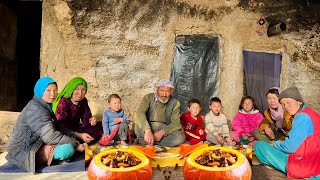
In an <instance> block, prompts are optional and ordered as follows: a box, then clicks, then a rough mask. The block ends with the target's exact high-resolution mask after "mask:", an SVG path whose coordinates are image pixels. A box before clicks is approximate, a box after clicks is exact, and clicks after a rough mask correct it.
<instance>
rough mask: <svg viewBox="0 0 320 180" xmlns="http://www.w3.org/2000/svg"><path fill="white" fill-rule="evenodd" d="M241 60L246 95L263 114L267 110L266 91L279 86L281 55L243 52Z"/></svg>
mask: <svg viewBox="0 0 320 180" xmlns="http://www.w3.org/2000/svg"><path fill="white" fill-rule="evenodd" d="M243 59H244V73H245V78H246V79H245V81H246V93H247V95H248V96H251V97H253V99H254V100H255V103H256V105H257V108H258V110H259V111H260V112H261V113H263V111H264V110H265V109H267V108H268V102H267V98H266V93H267V91H268V90H269V89H270V88H272V87H279V86H280V73H281V54H273V53H264V52H250V51H243ZM239 102H240V100H239Z"/></svg>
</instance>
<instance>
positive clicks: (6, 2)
mask: <svg viewBox="0 0 320 180" xmlns="http://www.w3.org/2000/svg"><path fill="white" fill-rule="evenodd" d="M0 5H1V6H5V7H7V8H8V9H10V12H12V13H13V14H14V15H15V19H16V21H12V20H10V18H8V16H5V17H3V19H4V20H3V21H2V22H1V23H2V24H5V25H6V26H10V27H15V29H16V36H15V39H14V40H13V41H15V47H14V48H15V49H14V52H15V53H14V55H13V56H11V57H10V58H9V59H8V58H6V59H5V58H2V59H0V61H2V64H1V65H4V66H5V68H2V69H5V71H3V73H2V74H3V75H4V76H3V77H1V79H0V80H1V83H0V84H1V85H3V86H4V87H1V88H4V90H2V91H0V99H1V100H2V99H3V100H4V102H6V103H2V104H0V110H5V111H21V110H22V109H23V107H24V106H25V105H26V104H27V103H28V101H29V100H30V99H31V98H32V97H33V94H34V93H33V87H34V85H35V83H36V81H37V80H38V79H39V77H40V69H39V62H40V38H41V20H42V1H25V0H24V1H17V0H16V1H15V0H2V1H1V0H0ZM0 10H1V9H0ZM0 13H1V12H0ZM3 27H4V26H0V28H3ZM7 34H12V33H7ZM4 38H6V39H7V37H4ZM0 43H1V41H0ZM7 46H8V45H7V43H5V44H1V45H0V54H2V56H1V55H0V58H1V57H7V55H6V54H7V53H6V52H5V51H3V49H6V47H7ZM9 60H10V63H8V62H9Z"/></svg>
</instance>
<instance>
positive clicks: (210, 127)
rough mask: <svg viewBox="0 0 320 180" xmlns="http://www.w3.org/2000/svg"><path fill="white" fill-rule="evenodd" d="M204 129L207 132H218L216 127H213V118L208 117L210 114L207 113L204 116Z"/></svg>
mask: <svg viewBox="0 0 320 180" xmlns="http://www.w3.org/2000/svg"><path fill="white" fill-rule="evenodd" d="M204 122H205V129H206V131H207V132H209V133H213V134H214V135H216V134H218V132H217V131H216V129H215V128H214V124H213V120H212V119H211V118H210V114H207V115H206V116H205V117H204Z"/></svg>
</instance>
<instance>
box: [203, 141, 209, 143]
mask: <svg viewBox="0 0 320 180" xmlns="http://www.w3.org/2000/svg"><path fill="white" fill-rule="evenodd" d="M203 144H211V142H210V141H204V142H203Z"/></svg>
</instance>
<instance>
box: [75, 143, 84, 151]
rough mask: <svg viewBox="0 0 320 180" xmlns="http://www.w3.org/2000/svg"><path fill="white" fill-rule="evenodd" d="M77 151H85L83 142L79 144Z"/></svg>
mask: <svg viewBox="0 0 320 180" xmlns="http://www.w3.org/2000/svg"><path fill="white" fill-rule="evenodd" d="M76 151H79V152H83V151H84V145H83V144H78V146H77V147H76Z"/></svg>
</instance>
